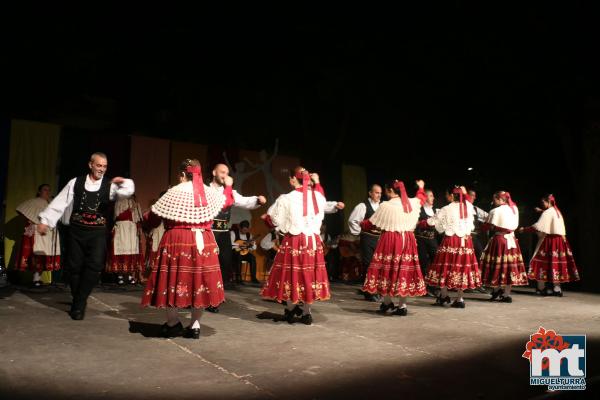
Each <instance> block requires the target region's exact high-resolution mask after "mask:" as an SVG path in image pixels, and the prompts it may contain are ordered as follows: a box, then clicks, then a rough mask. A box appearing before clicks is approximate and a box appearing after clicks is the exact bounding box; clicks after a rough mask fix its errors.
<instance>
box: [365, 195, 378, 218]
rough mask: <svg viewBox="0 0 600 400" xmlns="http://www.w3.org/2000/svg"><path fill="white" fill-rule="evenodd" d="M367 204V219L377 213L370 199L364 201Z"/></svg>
mask: <svg viewBox="0 0 600 400" xmlns="http://www.w3.org/2000/svg"><path fill="white" fill-rule="evenodd" d="M364 203H365V206H367V212H366V213H365V219H369V218H371V217H372V216H373V214H375V210H373V206H372V205H371V202H370V201H369V199H367V200H365V201H364Z"/></svg>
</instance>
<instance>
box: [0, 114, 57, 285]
mask: <svg viewBox="0 0 600 400" xmlns="http://www.w3.org/2000/svg"><path fill="white" fill-rule="evenodd" d="M60 130H61V128H60V126H59V125H54V124H46V123H40V122H32V121H24V120H12V121H11V127H10V145H9V146H10V149H9V158H8V176H7V187H6V215H5V222H6V226H5V228H6V239H5V243H4V253H5V257H6V258H5V259H6V260H7V262H8V263H9V265H10V266H14V259H13V258H14V257H13V250H14V245H15V242H16V241H17V239H18V238H19V237H20V236H21V235H22V234H23V224H22V223H19V222H20V221H19V218H18V216H17V212H16V208H17V206H18V205H19V204H20V203H21V202H22V201H25V200H28V199H31V198H33V197H35V195H36V190H37V187H38V186H39V185H40V184H42V183H49V184H50V185H51V186H52V191H53V193H54V194H56V193H57V191H58V190H59V189H60V188H57V187H56V182H57V179H56V178H57V177H56V168H57V159H58V144H59V139H60ZM45 280H46V281H47V280H48V276H46V279H45Z"/></svg>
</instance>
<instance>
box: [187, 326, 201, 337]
mask: <svg viewBox="0 0 600 400" xmlns="http://www.w3.org/2000/svg"><path fill="white" fill-rule="evenodd" d="M185 337H186V338H188V339H200V328H192V327H191V326H188V327H187V328H186V330H185Z"/></svg>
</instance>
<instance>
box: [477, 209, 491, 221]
mask: <svg viewBox="0 0 600 400" xmlns="http://www.w3.org/2000/svg"><path fill="white" fill-rule="evenodd" d="M475 214H476V218H477V220H478V221H479V222H485V221H486V220H487V218H488V215H489V213H487V212H485V211H483V210H482V209H481V208H479V207H475Z"/></svg>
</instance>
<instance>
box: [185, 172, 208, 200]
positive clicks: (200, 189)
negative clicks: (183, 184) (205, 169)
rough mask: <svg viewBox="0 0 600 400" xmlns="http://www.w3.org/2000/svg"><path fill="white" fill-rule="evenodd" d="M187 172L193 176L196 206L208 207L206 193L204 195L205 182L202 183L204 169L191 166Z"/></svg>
mask: <svg viewBox="0 0 600 400" xmlns="http://www.w3.org/2000/svg"><path fill="white" fill-rule="evenodd" d="M185 170H186V172H188V173H191V174H192V186H193V187H194V206H195V207H200V205H202V206H203V207H206V206H207V205H208V202H207V201H206V193H204V182H203V181H202V168H200V166H199V165H195V166H189V167H187V168H186V169H185Z"/></svg>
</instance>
